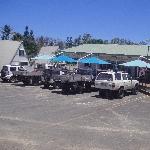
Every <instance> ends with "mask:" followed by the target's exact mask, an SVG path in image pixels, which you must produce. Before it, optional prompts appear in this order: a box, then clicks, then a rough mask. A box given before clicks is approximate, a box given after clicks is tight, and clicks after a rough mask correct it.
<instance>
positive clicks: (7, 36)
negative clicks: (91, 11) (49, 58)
mask: <svg viewBox="0 0 150 150" xmlns="http://www.w3.org/2000/svg"><path fill="white" fill-rule="evenodd" d="M0 35H1V40H14V41H23V44H24V48H25V50H26V53H27V55H28V56H30V55H32V56H33V55H36V54H37V53H38V52H39V50H40V49H41V47H43V46H59V50H63V49H65V48H71V47H74V46H79V45H82V44H120V45H146V44H147V41H140V42H133V41H131V40H128V39H125V38H119V37H115V38H113V39H111V40H107V39H102V38H94V37H93V36H92V35H91V34H90V33H84V34H83V35H79V36H78V37H76V38H73V37H72V36H70V37H67V38H66V41H63V40H61V39H55V38H51V37H46V36H42V35H41V36H39V37H35V35H34V31H33V30H32V29H29V27H28V26H26V27H25V31H24V33H23V34H22V33H19V32H16V31H13V28H12V27H11V26H10V25H7V24H6V25H4V26H3V27H1V29H0Z"/></svg>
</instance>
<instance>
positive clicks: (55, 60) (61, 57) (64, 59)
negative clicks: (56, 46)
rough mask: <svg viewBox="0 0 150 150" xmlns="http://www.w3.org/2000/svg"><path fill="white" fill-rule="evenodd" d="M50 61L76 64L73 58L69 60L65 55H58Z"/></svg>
mask: <svg viewBox="0 0 150 150" xmlns="http://www.w3.org/2000/svg"><path fill="white" fill-rule="evenodd" d="M51 61H54V62H69V63H74V62H77V61H76V60H74V59H73V58H71V57H69V56H66V55H60V56H58V57H55V58H52V59H51Z"/></svg>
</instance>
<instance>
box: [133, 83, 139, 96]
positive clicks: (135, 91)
mask: <svg viewBox="0 0 150 150" xmlns="http://www.w3.org/2000/svg"><path fill="white" fill-rule="evenodd" d="M138 91H139V85H135V87H134V88H133V89H132V94H133V95H137V94H138Z"/></svg>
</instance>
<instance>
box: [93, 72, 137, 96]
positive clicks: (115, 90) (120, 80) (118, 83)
mask: <svg viewBox="0 0 150 150" xmlns="http://www.w3.org/2000/svg"><path fill="white" fill-rule="evenodd" d="M138 86H139V82H138V81H137V80H133V79H132V77H130V75H129V74H128V73H124V72H113V71H108V72H101V73H99V74H98V75H97V77H96V79H95V88H97V89H99V94H100V95H101V94H103V93H104V92H105V93H106V92H107V93H109V94H112V95H113V94H115V95H117V97H119V98H123V96H124V92H125V91H131V92H132V93H133V94H137V92H138Z"/></svg>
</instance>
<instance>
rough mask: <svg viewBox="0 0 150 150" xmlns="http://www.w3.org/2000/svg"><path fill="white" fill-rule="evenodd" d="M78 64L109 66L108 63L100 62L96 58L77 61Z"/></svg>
mask: <svg viewBox="0 0 150 150" xmlns="http://www.w3.org/2000/svg"><path fill="white" fill-rule="evenodd" d="M79 62H80V63H89V64H100V65H105V64H106V65H107V64H110V63H109V62H107V61H104V60H101V59H99V58H96V57H90V58H84V59H81V60H79Z"/></svg>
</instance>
